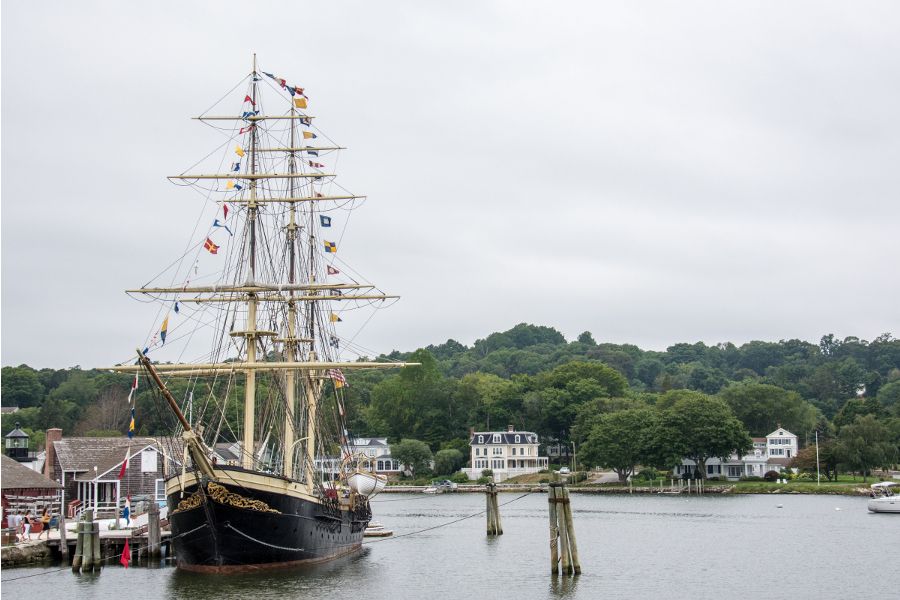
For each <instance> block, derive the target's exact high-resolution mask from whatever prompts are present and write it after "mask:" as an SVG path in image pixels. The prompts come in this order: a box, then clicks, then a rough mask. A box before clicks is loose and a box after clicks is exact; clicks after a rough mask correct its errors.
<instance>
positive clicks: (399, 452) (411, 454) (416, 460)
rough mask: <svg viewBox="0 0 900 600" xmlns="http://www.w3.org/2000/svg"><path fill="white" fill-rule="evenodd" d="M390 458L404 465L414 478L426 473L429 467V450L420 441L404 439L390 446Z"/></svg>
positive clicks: (426, 445)
mask: <svg viewBox="0 0 900 600" xmlns="http://www.w3.org/2000/svg"><path fill="white" fill-rule="evenodd" d="M391 458H394V459H396V460H398V461H400V463H401V464H403V465H406V467H407V468H409V470H410V472H411V473H412V475H413V477H415V475H416V473H420V472H422V471H427V470H428V468H429V467H430V465H431V448H429V447H428V444H426V443H425V442H423V441H421V440H414V439H405V440H403V441H401V442H399V443H397V444H391Z"/></svg>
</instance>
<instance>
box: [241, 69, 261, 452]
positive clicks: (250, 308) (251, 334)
mask: <svg viewBox="0 0 900 600" xmlns="http://www.w3.org/2000/svg"><path fill="white" fill-rule="evenodd" d="M257 78H258V75H257V72H256V54H254V55H253V74H252V77H251V79H252V81H251V98H252V104H253V106H256V92H257V89H256V87H257V86H256V81H257ZM250 174H251V175H255V174H256V127H252V128H251V129H250ZM256 183H257V180H256V179H250V202H249V204H248V205H247V209H248V210H247V220H248V226H249V228H250V274H249V277H248V279H249V281H248V282H247V283H249V284H251V285H252V284H254V283H256V217H257V211H258V208H257V205H256ZM244 335H245V341H246V344H247V362H248V363H255V362H256V294H255V293H253V292H250V293H248V294H247V328H246V331H245V332H244ZM255 412H256V371H254V370H253V369H248V370H247V371H246V383H245V388H244V448H243V452H242V454H241V466H242V467H244V468H245V469H252V468H253V457H254V456H256V448H255V444H254V442H255V440H254V434H255V429H256V419H255Z"/></svg>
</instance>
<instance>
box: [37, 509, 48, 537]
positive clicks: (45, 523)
mask: <svg viewBox="0 0 900 600" xmlns="http://www.w3.org/2000/svg"><path fill="white" fill-rule="evenodd" d="M45 532H46V534H47V539H48V540H49V539H50V511H49V510H47V507H44V512H43V513H41V531H40V532H39V533H38V536H37V539H41V536H42V535H44V533H45Z"/></svg>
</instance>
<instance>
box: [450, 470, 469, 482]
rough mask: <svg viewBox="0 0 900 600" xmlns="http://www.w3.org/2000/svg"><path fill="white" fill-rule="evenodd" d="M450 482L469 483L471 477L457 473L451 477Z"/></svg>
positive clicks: (460, 472)
mask: <svg viewBox="0 0 900 600" xmlns="http://www.w3.org/2000/svg"><path fill="white" fill-rule="evenodd" d="M450 481H452V482H453V483H469V476H468V475H466V474H465V473H463V472H462V471H457V472H456V473H454V474H453V475H451V476H450Z"/></svg>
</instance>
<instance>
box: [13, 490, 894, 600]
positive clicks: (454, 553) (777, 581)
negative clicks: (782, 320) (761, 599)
mask: <svg viewBox="0 0 900 600" xmlns="http://www.w3.org/2000/svg"><path fill="white" fill-rule="evenodd" d="M515 498H517V496H516V495H514V494H501V495H500V502H501V503H503V502H509V501H511V500H514V499H515ZM779 504H782V505H783V508H778V505H779ZM572 507H573V510H574V519H575V530H576V534H577V536H578V546H579V550H580V554H581V563H582V567H583V570H584V573H583V574H582V575H581V576H580V577H578V578H576V579H572V578H557V579H556V580H555V581H554V579H553V578H551V576H550V573H549V570H550V569H549V564H548V563H549V549H548V526H547V496H546V495H544V494H533V495H530V496H526V497H524V498H521V499H518V500H515V501H513V502H511V503H509V504H507V505H505V506H501V508H500V511H501V515H502V517H503V528H504V532H505V533H504V535H502V536H500V537H498V538H492V539H489V538H487V537H486V536H485V534H484V530H485V522H484V516H483V515H479V516H477V517H474V518H471V519H467V520H463V521H460V522H457V523H455V524H452V525H449V526H447V527H441V528H438V529H433V530H431V531H427V532H424V533H420V534H415V535H410V536H408V537H394V538H387V539H386V540H384V541H378V538H375V539H372V538H369V539H368V540H367V542H369V543H367V544H366V545H365V547H364V550H363V551H362V552H361V553H359V554H357V555H356V556H353V557H350V558H346V559H342V560H340V561H336V562H333V563H331V564H329V565H327V566H320V567H316V568H309V569H303V570H296V571H290V572H276V573H268V574H258V575H240V576H230V577H211V576H201V575H194V574H189V573H182V572H178V571H176V570H175V569H173V568H168V567H167V568H156V569H150V568H131V569H128V570H127V571H126V570H125V569H123V568H121V567H119V566H118V565H116V566H112V567H107V568H105V569H104V570H103V572H102V574H100V575H98V576H84V575H83V576H75V575H73V574H72V573H71V571H68V570H62V571H58V570H54V569H53V568H51V567H44V568H27V569H5V570H4V571H3V573H2V580H3V584H2V595H3V598H4V600H6V599H10V600H11V599H14V598H23V599H24V598H27V599H33V598H55V597H70V598H117V599H119V598H135V599H140V600H150V599H154V598H184V599H188V598H190V599H197V598H215V599H216V600H228V599H235V600H237V599H242V600H243V599H247V598H252V600H262V599H266V598H278V599H286V598H309V599H311V600H313V599H314V600H329V599H337V598H340V599H342V600H346V599H347V598H348V597H353V598H361V599H381V598H384V599H387V598H397V599H405V598H428V599H433V598H454V599H458V598H471V597H475V596H483V595H484V594H485V592H487V593H488V595H487V597H490V598H498V599H499V598H503V599H506V598H520V599H530V598H632V597H633V598H656V597H660V598H661V597H665V598H685V599H691V600H697V599H702V598H715V599H716V600H721V599H722V598H750V597H751V596H754V595H758V594H760V593H765V594H766V596H767V597H778V598H792V599H797V598H863V597H865V598H873V597H880V598H890V597H897V596H896V594H897V590H898V587H897V585H898V579H900V560H898V557H900V516H897V515H875V514H869V513H868V512H867V511H866V499H865V498H848V497H840V496H731V497H728V496H725V497H722V496H717V497H712V496H709V497H704V498H697V497H686V496H609V495H604V496H583V495H575V494H573V495H572ZM373 509H374V512H375V519H376V520H378V521H380V522H381V523H382V524H384V525H385V527H387V528H389V529H392V530H393V531H394V534H395V536H401V535H403V534H407V533H411V532H415V531H419V530H422V529H425V528H428V527H434V526H438V525H441V524H443V523H447V522H449V521H453V520H455V519H461V518H463V517H466V516H467V515H470V514H472V513H476V512H479V511H481V510H483V509H484V497H483V496H482V495H480V494H444V495H440V496H425V495H409V496H407V495H403V496H400V495H393V494H392V495H383V496H380V497H379V498H376V499H375V500H374V501H373ZM836 509H840V510H836ZM32 574H36V575H37V576H34V577H27V578H22V577H23V576H25V575H32ZM348 594H350V595H351V596H348Z"/></svg>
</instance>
